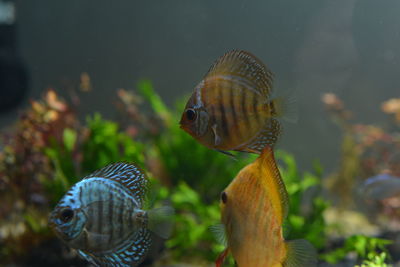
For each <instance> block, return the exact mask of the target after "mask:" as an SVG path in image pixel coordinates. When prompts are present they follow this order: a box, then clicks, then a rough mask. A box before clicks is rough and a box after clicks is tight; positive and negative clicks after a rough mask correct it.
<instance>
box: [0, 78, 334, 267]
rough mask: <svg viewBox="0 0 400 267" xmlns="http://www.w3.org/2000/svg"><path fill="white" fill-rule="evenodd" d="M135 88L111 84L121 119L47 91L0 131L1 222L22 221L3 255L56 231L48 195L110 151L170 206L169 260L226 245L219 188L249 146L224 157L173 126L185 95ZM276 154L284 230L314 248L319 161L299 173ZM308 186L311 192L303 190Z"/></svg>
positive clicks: (321, 228) (318, 235) (23, 250)
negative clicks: (81, 112) (284, 202)
mask: <svg viewBox="0 0 400 267" xmlns="http://www.w3.org/2000/svg"><path fill="white" fill-rule="evenodd" d="M138 91H139V93H140V95H135V94H133V93H129V92H128V91H119V92H118V94H119V97H120V100H121V103H119V104H120V105H119V107H121V108H122V109H123V110H125V113H122V114H124V116H125V115H126V114H128V119H125V120H124V118H119V120H118V121H111V120H105V119H104V118H102V117H101V115H99V114H92V115H89V116H87V119H86V120H85V121H83V122H80V121H79V120H78V118H77V114H76V113H75V112H74V111H73V110H74V109H73V107H72V106H71V104H69V102H68V101H65V100H62V99H60V98H59V97H58V96H57V95H56V93H55V92H54V91H51V93H50V96H48V95H46V96H45V99H44V100H43V101H33V102H32V103H33V104H32V107H31V108H30V109H28V110H27V111H26V112H25V113H24V114H25V115H23V117H22V118H21V119H20V120H19V122H18V125H19V126H17V127H16V128H15V129H14V131H13V132H12V134H11V135H10V136H11V137H9V136H8V135H7V136H3V138H2V142H3V147H2V149H1V151H0V159H1V161H0V190H1V192H2V194H1V195H0V200H1V201H2V203H16V204H13V205H11V204H10V205H8V204H7V205H2V207H0V218H1V219H2V221H1V223H0V228H1V227H3V226H4V227H6V225H14V224H15V225H20V224H21V225H22V226H23V227H22V228H21V229H23V231H21V234H18V235H15V236H13V237H11V236H10V237H8V238H7V239H1V237H0V247H2V249H0V253H1V257H2V258H4V259H8V260H10V259H11V261H12V259H16V258H17V257H18V258H19V255H24V254H27V253H29V251H31V250H33V249H34V248H35V247H39V246H41V245H42V244H45V242H46V240H51V239H52V238H53V239H54V235H52V234H51V233H50V231H49V229H48V227H47V216H48V213H49V212H50V210H51V209H52V208H53V207H54V204H55V203H56V202H57V201H58V200H59V199H60V198H61V196H62V195H63V194H64V193H65V192H66V191H67V190H68V188H69V187H70V186H71V185H73V184H74V183H76V182H77V181H78V180H79V179H81V178H82V177H84V176H85V175H87V174H89V173H91V172H93V171H94V170H96V169H99V168H101V167H103V166H104V165H107V164H108V163H111V162H117V161H129V162H134V163H135V164H138V165H139V166H141V167H143V169H144V170H147V172H148V175H149V176H150V177H151V178H152V180H153V182H154V187H153V188H152V191H153V192H154V193H153V194H154V195H153V196H152V197H150V200H151V201H150V202H151V203H153V202H154V203H156V204H155V205H157V203H159V202H160V201H169V203H170V204H171V205H172V206H173V207H174V208H175V211H176V214H175V227H174V232H173V235H172V237H171V238H170V239H169V240H167V241H166V243H165V247H166V248H167V251H168V252H167V253H166V254H167V256H169V260H170V261H175V262H179V261H180V260H181V259H185V260H186V261H187V262H191V261H194V262H204V261H206V262H211V261H214V260H215V258H216V257H217V255H218V254H219V253H220V252H221V251H222V250H223V249H224V248H223V246H222V245H221V244H219V243H218V242H217V241H216V240H215V239H214V237H213V235H212V233H211V231H210V230H209V227H210V226H212V225H215V224H218V223H220V209H219V195H220V192H221V191H222V190H223V189H224V188H225V187H226V186H228V184H229V183H230V181H231V180H232V179H233V178H234V177H235V176H236V175H237V173H238V172H239V171H240V169H242V168H243V167H244V166H246V165H247V164H249V163H250V162H252V161H253V160H254V159H255V158H256V157H257V155H251V154H246V153H237V154H235V156H236V159H232V158H231V157H228V156H226V155H224V154H222V153H219V152H217V151H213V150H211V149H208V148H206V147H204V146H203V145H201V144H199V143H198V142H197V141H195V140H194V139H193V138H192V137H191V136H190V135H188V134H187V133H185V132H184V131H182V130H181V129H180V128H179V124H178V122H179V119H180V115H181V112H182V110H183V105H184V104H183V101H178V102H177V104H176V105H175V106H174V107H173V108H170V107H167V106H166V105H165V104H164V103H163V101H162V100H161V98H160V97H159V96H158V95H157V94H156V92H155V91H154V89H153V87H152V84H151V82H150V81H141V82H139V83H138ZM146 105H147V106H146ZM142 110H146V111H147V113H143V112H140V111H142ZM121 117H123V116H121ZM276 155H277V159H279V161H280V166H281V168H280V169H281V172H282V176H283V179H284V181H285V184H286V187H287V190H288V192H289V198H290V211H289V217H288V225H289V226H288V227H287V228H288V229H289V236H288V237H287V238H288V239H296V238H306V239H308V240H310V241H311V242H312V243H313V244H314V245H315V246H316V247H317V248H320V247H321V246H322V245H323V244H324V242H325V241H326V240H325V239H326V236H325V227H326V224H325V221H324V220H323V217H322V214H323V212H324V210H325V209H326V207H327V203H326V202H325V201H324V200H323V199H322V198H320V192H319V183H320V177H321V176H322V174H321V173H322V168H321V167H320V166H319V165H318V164H315V166H314V170H313V172H310V173H308V172H305V173H300V172H299V170H298V168H297V165H296V162H295V159H294V157H293V156H292V155H290V154H288V153H285V152H283V151H277V152H276ZM28 177H29V178H30V179H28ZM8 191H10V192H12V193H7V192H8ZM310 193H312V194H315V195H312V197H310V198H307V197H306V196H308V195H310ZM32 200H34V201H32ZM21 203H22V204H21ZM15 205H17V208H15V209H12V207H16V206H15ZM8 207H11V208H8ZM9 214H12V216H9ZM11 217H12V218H13V220H9V219H8V218H11ZM26 240H34V242H33V241H32V242H27V241H26ZM3 256H4V257H3ZM63 260H66V259H64V258H63ZM230 260H231V261H232V259H230ZM0 263H3V261H1V262H0ZM231 263H232V262H231ZM232 266H233V263H232Z"/></svg>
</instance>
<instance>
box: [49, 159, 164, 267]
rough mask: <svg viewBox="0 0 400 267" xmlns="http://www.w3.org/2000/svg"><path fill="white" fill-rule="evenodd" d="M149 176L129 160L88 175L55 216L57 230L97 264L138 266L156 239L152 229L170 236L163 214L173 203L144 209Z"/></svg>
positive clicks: (62, 237)
mask: <svg viewBox="0 0 400 267" xmlns="http://www.w3.org/2000/svg"><path fill="white" fill-rule="evenodd" d="M147 185H148V180H147V178H146V177H145V175H144V173H143V172H142V171H140V169H139V168H137V167H136V166H134V165H132V164H128V163H115V164H110V165H108V166H106V167H104V168H102V169H100V170H98V171H95V172H94V173H92V174H90V175H88V176H86V177H84V178H83V179H82V180H81V181H80V182H78V183H77V184H75V185H74V186H73V187H71V189H70V190H69V191H68V192H67V193H66V194H65V196H64V197H63V198H62V199H61V200H60V202H59V203H58V204H57V206H56V207H55V209H54V210H53V212H52V214H51V216H50V224H51V226H52V228H53V229H54V230H55V232H56V234H57V235H58V236H59V237H60V238H61V239H62V240H63V241H65V242H66V243H67V244H68V245H69V246H71V247H72V248H74V249H76V250H77V251H78V253H79V255H81V256H82V257H83V258H85V259H86V260H87V261H89V262H91V263H92V264H94V265H96V266H137V265H138V264H140V262H142V261H143V259H144V257H145V256H146V253H147V252H148V250H149V247H150V245H151V242H152V239H151V232H150V231H154V232H155V233H157V234H159V235H160V236H163V237H164V236H166V234H165V233H164V228H158V225H159V224H162V225H164V224H165V221H164V222H163V221H162V220H160V219H159V218H163V216H164V217H165V216H169V215H170V214H171V213H172V211H171V209H170V208H168V207H165V208H164V207H163V208H161V209H156V210H154V211H145V210H143V209H142V208H143V204H144V199H145V193H146V192H147Z"/></svg>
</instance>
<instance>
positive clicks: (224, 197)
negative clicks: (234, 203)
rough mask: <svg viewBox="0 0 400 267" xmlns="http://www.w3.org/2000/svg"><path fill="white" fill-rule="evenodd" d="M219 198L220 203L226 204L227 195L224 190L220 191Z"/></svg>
mask: <svg viewBox="0 0 400 267" xmlns="http://www.w3.org/2000/svg"><path fill="white" fill-rule="evenodd" d="M221 200H222V203H224V204H226V202H228V195H227V194H226V193H225V192H222V193H221Z"/></svg>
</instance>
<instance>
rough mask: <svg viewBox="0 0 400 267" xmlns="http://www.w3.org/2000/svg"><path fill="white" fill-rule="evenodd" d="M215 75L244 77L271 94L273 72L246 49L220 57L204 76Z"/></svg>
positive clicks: (267, 94)
mask: <svg viewBox="0 0 400 267" xmlns="http://www.w3.org/2000/svg"><path fill="white" fill-rule="evenodd" d="M214 75H233V76H236V77H240V78H243V79H245V80H246V81H247V82H248V83H250V84H251V85H253V86H254V89H255V90H257V91H258V92H259V93H260V94H261V95H263V96H269V95H270V93H271V92H272V81H273V74H272V72H271V71H269V70H268V69H267V67H266V66H265V65H264V64H263V63H262V62H261V61H260V60H259V59H258V58H256V57H255V56H254V55H252V54H250V53H249V52H246V51H241V50H232V51H230V52H228V53H226V54H224V55H223V56H222V57H220V58H218V59H217V60H216V61H215V63H214V64H213V65H212V66H211V68H210V69H209V70H208V72H207V74H206V75H205V77H204V78H205V79H206V78H208V77H212V76H214Z"/></svg>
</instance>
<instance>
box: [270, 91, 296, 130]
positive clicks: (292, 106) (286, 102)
mask: <svg viewBox="0 0 400 267" xmlns="http://www.w3.org/2000/svg"><path fill="white" fill-rule="evenodd" d="M272 102H273V103H274V106H275V109H276V114H277V117H279V118H283V119H284V120H286V121H288V122H292V123H297V121H298V113H299V112H298V106H297V99H296V96H295V94H294V92H291V93H288V94H287V95H285V96H280V97H276V98H274V99H273V100H272Z"/></svg>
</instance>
